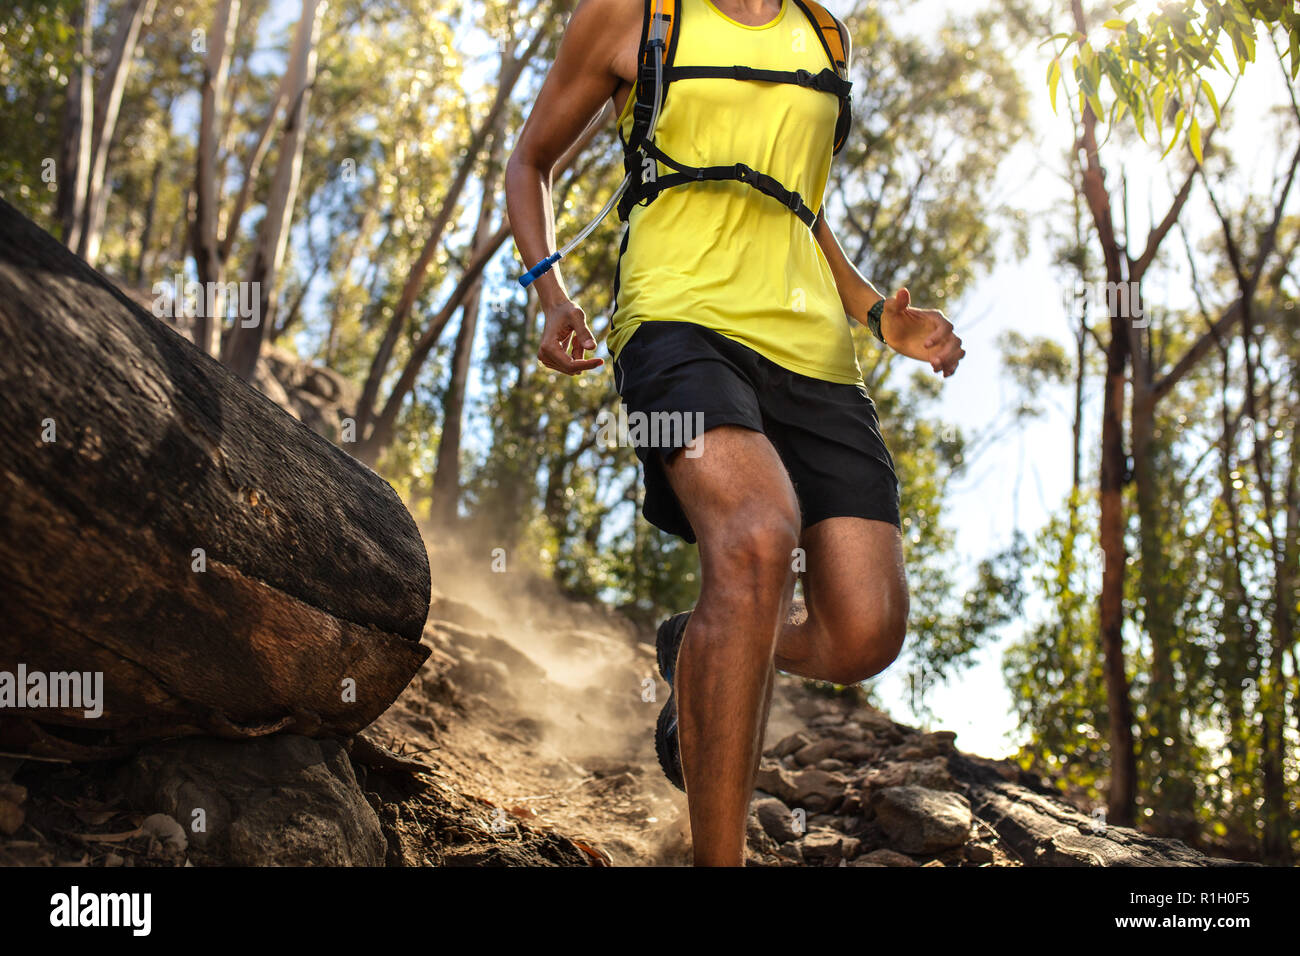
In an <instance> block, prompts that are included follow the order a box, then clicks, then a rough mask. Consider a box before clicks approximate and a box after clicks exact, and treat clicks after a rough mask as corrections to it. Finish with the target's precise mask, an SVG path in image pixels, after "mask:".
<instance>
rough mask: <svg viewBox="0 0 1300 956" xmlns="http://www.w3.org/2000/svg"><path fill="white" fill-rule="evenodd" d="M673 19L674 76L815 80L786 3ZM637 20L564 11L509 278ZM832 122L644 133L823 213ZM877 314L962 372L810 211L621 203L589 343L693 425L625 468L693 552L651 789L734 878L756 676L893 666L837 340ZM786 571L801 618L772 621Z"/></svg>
mask: <svg viewBox="0 0 1300 956" xmlns="http://www.w3.org/2000/svg"><path fill="white" fill-rule="evenodd" d="M650 2H651V3H653V0H650ZM679 13H680V24H681V26H682V28H683V29H682V36H681V38H680V46H679V47H678V48H677V50H676V53H675V60H674V62H675V64H677V65H678V66H681V65H686V66H690V65H692V64H715V65H716V64H728V65H729V64H744V65H747V66H751V67H763V68H765V69H772V70H775V69H780V70H799V69H808V70H810V71H817V70H820V69H822V68H823V67H825V66H826V62H827V60H826V54H825V51H824V50H823V49H822V48H821V46H820V45H819V43H818V42H817V41H816V40H815V39H813V38H812V37H813V36H814V35H813V33H812V28H811V26H810V24H809V22H808V20H807V18H806V17H805V16H804V15H803V13H802V12H801V10H800V8H799V7H798V6H797V5H796V3H794V2H793V0H682V3H681V9H680V11H679ZM646 15H647V2H646V0H580V2H579V4H578V6H577V8H576V9H575V11H574V13H573V16H572V18H571V20H570V22H569V24H568V27H567V29H566V31H565V34H564V37H563V40H562V41H561V44H560V48H559V52H558V54H557V56H556V59H555V63H554V65H553V66H552V68H551V71H550V73H549V74H548V76H547V77H546V80H545V82H544V83H543V85H542V88H541V91H540V93H539V94H538V98H537V102H536V104H535V105H534V107H533V110H532V113H531V115H530V116H529V118H528V120H527V122H526V123H525V124H524V127H523V129H522V131H521V132H520V135H519V139H518V142H517V144H516V145H515V148H514V151H513V153H512V155H511V157H510V162H509V165H508V168H507V171H506V180H505V188H506V198H507V204H508V208H509V215H510V222H511V224H512V227H513V230H514V236H515V242H516V245H517V246H518V249H519V252H520V255H521V258H522V259H523V261H525V262H528V263H532V262H537V261H539V260H541V259H543V258H544V257H546V256H547V255H549V254H550V253H552V252H553V251H554V250H555V249H556V241H555V228H554V219H553V214H552V202H551V173H552V170H553V169H554V167H555V164H556V162H557V160H558V159H559V157H560V156H561V155H562V154H563V153H564V152H565V151H566V150H567V149H568V148H569V147H570V146H571V145H572V144H573V143H574V142H575V141H576V140H577V138H578V137H579V135H580V134H581V133H582V132H583V130H584V128H585V127H586V126H587V124H588V123H589V122H590V121H591V120H592V119H593V117H594V116H595V115H596V114H597V113H598V111H599V110H600V109H602V108H603V106H604V104H605V101H606V100H609V99H611V98H612V99H613V102H614V106H615V108H616V109H619V110H620V124H621V128H622V129H623V130H624V132H625V133H626V131H627V130H628V128H629V126H630V120H631V117H630V106H631V104H630V102H629V100H630V99H632V97H631V93H632V90H633V86H634V83H635V81H636V77H637V64H638V52H639V49H640V45H641V42H642V30H643V24H644V23H645V21H646ZM836 115H837V107H836V103H835V101H834V97H832V96H827V95H826V94H825V93H822V92H819V91H817V90H813V89H805V88H802V87H799V86H794V85H788V84H786V85H778V84H764V83H760V82H755V81H741V80H737V79H718V78H697V79H678V80H676V81H674V83H673V84H672V87H671V92H670V94H669V95H668V96H667V97H666V98H665V100H664V106H663V112H662V115H661V116H660V117H659V120H658V125H657V127H656V130H655V135H654V139H655V142H656V143H657V144H659V145H660V146H662V148H663V149H664V151H665V152H666V153H668V154H670V155H672V156H674V157H675V158H677V159H678V160H680V161H682V162H686V163H690V164H693V165H701V166H703V165H709V164H719V163H735V162H743V163H746V164H748V165H749V166H751V167H752V168H753V169H755V170H760V171H762V172H764V173H767V174H769V175H771V176H773V177H775V178H776V179H777V180H779V181H780V182H781V183H783V184H784V185H785V186H786V187H788V188H789V189H792V190H797V191H798V192H799V193H800V194H801V195H802V196H803V197H804V200H805V202H806V203H807V205H808V206H809V207H810V208H811V209H813V210H819V209H820V206H821V200H822V196H823V193H824V190H825V186H826V181H827V176H828V171H829V167H830V161H831V152H832V144H833V135H834V127H835V122H836ZM536 287H537V292H538V296H539V297H540V302H541V305H542V307H543V309H544V311H545V316H546V321H545V327H544V329H543V332H542V344H541V348H540V349H539V352H538V357H539V359H540V360H541V362H542V363H543V364H544V365H546V366H547V367H549V368H551V369H554V370H556V371H559V372H564V373H566V374H569V375H574V374H578V373H580V372H585V371H588V370H590V369H593V368H596V367H598V366H600V365H602V364H603V362H602V361H601V360H600V359H597V358H587V357H586V352H587V351H588V350H592V349H595V347H596V340H595V338H594V336H593V335H592V333H591V331H590V329H589V328H588V326H587V322H586V316H585V314H584V313H583V311H582V309H581V308H579V307H578V306H577V305H576V304H575V303H574V302H572V301H571V300H570V299H569V297H568V295H567V293H566V291H565V287H564V283H563V280H562V277H561V276H560V274H559V271H558V270H553V271H551V272H548V273H547V274H545V275H544V276H542V277H541V278H540V279H539V280H538V281H537V282H536ZM877 303H882V304H883V313H882V312H880V310H879V309H877V311H876V313H875V316H877V317H879V321H880V326H879V328H880V334H881V337H882V339H883V341H884V342H886V343H887V344H888V345H889V346H890V347H891V348H893V349H894V350H895V351H897V352H899V353H901V354H902V355H905V356H909V357H911V358H915V359H919V360H922V361H925V362H928V363H929V364H930V366H931V368H933V369H934V371H935V372H936V373H942V374H943V375H944V376H945V377H947V376H949V375H952V374H953V372H954V371H955V370H956V368H957V364H958V362H959V361H960V359H961V358H962V357H963V356H964V355H965V352H964V351H963V349H962V347H961V340H960V339H959V338H957V336H956V335H955V334H954V333H953V327H952V324H951V323H950V322H949V321H948V320H947V319H946V318H945V317H944V315H943V313H942V312H940V311H938V310H935V309H918V308H914V307H912V306H911V305H910V296H909V294H908V291H907V289H905V288H900V289H899V290H898V291H897V292H895V293H894V295H893V296H891V297H889V298H887V299H883V297H882V296H881V294H880V293H879V292H877V291H876V289H875V288H874V287H873V286H872V285H871V283H870V282H868V281H867V280H866V279H865V278H863V276H862V275H861V274H860V273H859V272H858V271H857V269H856V268H855V267H854V265H853V264H852V263H851V262H849V261H848V259H847V258H846V257H845V255H844V253H843V251H842V250H841V248H840V246H839V243H838V242H837V240H836V238H835V235H834V233H833V232H832V231H831V228H830V226H829V225H828V224H827V222H826V220H825V219H824V218H823V217H822V216H821V215H820V214H819V215H818V216H817V218H816V221H815V223H814V224H813V226H812V228H809V227H808V225H807V224H806V223H805V222H804V221H802V220H801V219H800V218H798V217H796V216H795V215H792V214H791V211H790V209H787V208H786V207H785V206H783V205H782V204H781V203H779V202H777V201H775V200H774V199H772V198H771V197H770V196H768V195H764V194H762V193H759V192H757V191H755V190H754V189H752V188H750V187H749V186H747V185H745V184H744V183H742V182H734V181H732V182H692V183H689V184H686V185H681V186H677V187H675V188H672V189H665V190H664V191H663V192H662V193H660V194H659V195H658V196H657V197H656V198H655V199H654V201H653V202H650V203H648V204H646V205H638V206H634V207H633V208H632V209H631V212H630V215H629V226H628V231H627V234H626V236H625V241H624V247H623V250H622V252H621V254H620V258H619V272H618V278H617V279H616V303H615V310H614V315H613V317H612V320H611V331H610V335H609V339H608V343H607V344H608V346H609V348H610V351H611V353H612V354H613V355H614V357H615V365H614V371H615V375H614V379H615V387H616V388H617V389H618V391H619V393H620V395H621V397H622V399H623V402H624V404H625V405H626V406H628V408H629V410H630V411H634V412H635V411H640V412H646V413H651V412H664V411H667V412H672V411H677V412H685V413H687V414H686V416H685V417H686V420H687V421H692V420H694V414H695V413H697V412H698V413H702V414H703V421H704V428H705V433H704V434H703V435H702V436H699V437H698V438H697V439H696V441H697V442H698V443H699V444H698V447H696V448H694V449H692V453H691V454H682V453H681V449H680V448H676V449H674V448H659V449H651V448H638V449H637V455H638V457H639V458H640V459H641V462H642V464H643V466H644V471H645V483H646V497H645V504H644V507H643V511H644V514H645V516H646V518H647V519H648V520H650V521H652V522H653V523H655V524H656V525H658V526H659V527H660V528H663V529H664V530H667V531H670V532H673V533H676V534H678V535H680V536H682V537H683V538H685V539H686V540H688V541H698V544H699V551H700V564H701V570H702V577H703V579H702V582H701V593H700V599H699V603H698V604H697V605H696V607H695V608H694V609H693V611H690V612H684V613H682V614H679V615H676V616H674V617H672V618H670V619H669V620H668V621H665V622H664V624H663V625H662V626H661V627H660V633H659V651H660V667H661V670H662V671H663V673H664V677H665V678H666V679H667V680H668V682H669V684H670V685H671V686H672V687H673V696H672V697H671V698H670V700H669V702H668V704H667V705H666V707H665V711H664V714H663V715H662V716H661V720H660V725H659V728H658V732H657V739H656V743H657V745H658V749H659V753H660V759H661V762H663V764H664V768H665V771H666V772H667V773H668V775H669V777H670V779H673V780H674V782H675V783H677V784H678V785H679V786H680V785H682V784H683V780H682V778H684V784H685V789H686V793H687V801H688V804H689V808H690V822H691V833H692V840H693V852H694V861H695V863H696V865H706V866H739V865H743V862H744V846H745V824H746V816H747V812H748V806H749V801H750V798H751V796H752V794H753V790H754V778H755V774H756V772H757V769H758V763H759V756H760V753H761V750H762V743H763V733H764V729H765V726H766V722H767V710H768V706H769V702H770V699H771V692H772V683H773V680H774V676H775V670H774V669H775V668H780V669H781V670H783V671H786V672H788V673H792V674H798V675H801V676H804V677H809V678H815V679H818V680H825V681H833V682H835V683H838V684H853V683H856V682H858V681H862V680H865V679H867V678H869V677H871V676H873V675H875V674H877V673H879V672H880V671H882V670H883V669H884V668H885V667H887V666H888V665H889V664H890V663H891V662H892V661H893V660H894V659H895V657H897V655H898V653H899V650H900V649H901V647H902V643H903V635H904V632H905V631H906V627H907V614H908V594H907V581H906V576H905V573H904V570H903V554H902V542H901V536H900V532H899V502H898V484H897V478H896V477H895V474H894V469H893V460H892V458H891V457H890V454H889V452H888V451H887V450H886V447H885V443H884V442H883V440H882V438H881V435H880V431H879V427H878V421H877V418H876V412H875V406H874V404H873V403H872V401H871V399H870V398H869V397H868V396H867V393H866V388H865V386H864V385H863V383H862V376H861V372H860V370H859V367H858V364H857V358H856V355H855V352H854V348H853V342H852V339H851V337H850V327H849V321H848V317H851V318H853V319H854V320H857V321H859V322H863V323H864V324H866V321H867V316H868V314H869V312H870V310H871V309H872V307H873V306H875V305H877ZM797 549H802V551H801V552H800V551H798V550H797ZM800 555H801V556H802V558H803V562H802V564H803V566H804V567H805V568H806V570H804V572H803V589H804V600H805V604H806V607H807V612H808V614H807V619H806V620H805V621H804V622H802V623H800V624H789V623H787V615H788V610H789V605H790V601H791V598H792V595H793V588H794V582H795V577H796V573H795V568H796V567H799V566H800V562H799V561H798V557H799V556H800ZM679 648H680V651H679Z"/></svg>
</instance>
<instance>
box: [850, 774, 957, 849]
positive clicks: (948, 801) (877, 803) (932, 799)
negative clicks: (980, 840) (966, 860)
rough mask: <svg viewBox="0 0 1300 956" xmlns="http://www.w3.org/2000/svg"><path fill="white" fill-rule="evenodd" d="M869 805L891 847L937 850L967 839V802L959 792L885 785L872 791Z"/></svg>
mask: <svg viewBox="0 0 1300 956" xmlns="http://www.w3.org/2000/svg"><path fill="white" fill-rule="evenodd" d="M871 804H872V806H873V807H874V809H875V811H876V822H878V823H879V824H880V826H881V827H882V828H883V829H884V831H885V833H886V834H887V835H888V837H889V841H890V844H891V846H893V847H894V848H895V849H898V850H902V851H903V852H905V853H915V854H927V853H937V852H939V851H940V850H946V849H948V848H949V847H954V846H961V845H962V844H964V843H965V842H966V841H967V840H969V839H970V828H971V810H970V803H969V802H968V801H967V800H966V798H965V797H963V796H962V795H961V794H958V793H951V792H948V791H942V790H930V789H928V788H926V787H917V786H905V787H889V788H888V789H885V790H880V791H878V792H877V793H875V794H873V795H872V798H871Z"/></svg>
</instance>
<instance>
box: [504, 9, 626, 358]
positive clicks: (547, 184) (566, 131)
mask: <svg viewBox="0 0 1300 956" xmlns="http://www.w3.org/2000/svg"><path fill="white" fill-rule="evenodd" d="M627 8H628V5H627V4H626V3H620V2H619V0H581V2H580V3H579V4H578V7H577V9H576V10H574V13H573V16H572V18H571V19H570V20H569V25H568V27H567V28H566V29H565V32H564V37H563V39H562V40H561V41H560V49H559V52H558V53H557V55H556V57H555V63H554V64H553V65H552V66H551V70H550V72H549V73H548V74H547V76H546V80H545V81H544V82H543V83H542V88H541V92H540V93H538V96H537V102H536V103H534V104H533V109H532V112H531V113H530V114H529V116H528V119H527V121H526V122H525V123H524V126H523V129H522V130H520V133H519V139H518V141H517V142H516V143H515V148H514V151H513V152H512V153H511V154H510V160H509V162H508V163H507V164H506V171H505V190H506V209H507V211H508V213H509V216H510V225H511V229H512V230H513V232H514V237H515V245H516V247H517V248H518V249H519V254H520V256H521V257H522V259H523V261H524V262H525V263H526V264H527V265H529V266H531V265H533V264H534V263H535V262H538V261H539V260H541V259H544V258H545V257H546V256H548V255H550V254H551V253H552V252H554V251H555V249H556V242H555V216H554V211H553V206H552V198H551V186H552V182H551V179H552V173H553V171H554V169H555V164H556V162H557V161H558V160H559V158H560V157H561V156H562V155H563V154H564V153H565V151H566V150H568V149H569V147H571V146H572V145H573V144H574V143H575V142H577V140H578V138H579V137H580V136H581V135H582V133H583V131H584V130H585V129H586V128H587V126H588V124H589V123H590V122H591V121H592V119H593V118H594V117H595V116H596V115H597V114H598V113H599V112H600V110H601V109H602V107H603V106H604V104H605V103H606V102H607V101H608V100H609V99H610V97H611V96H613V95H614V92H615V90H616V89H617V88H618V85H619V77H618V76H617V75H616V74H615V73H614V70H613V62H614V55H615V52H616V43H615V42H612V41H613V40H614V39H615V38H617V37H618V36H620V35H621V31H619V30H617V29H615V30H611V26H612V25H616V24H612V22H611V21H612V20H616V19H617V18H618V17H619V16H620V15H622V14H624V13H625V11H626V9H627ZM638 23H639V21H638ZM534 288H536V290H537V295H538V298H539V300H540V302H541V305H542V310H543V312H544V313H545V315H546V324H545V327H544V329H543V332H542V343H541V346H540V348H539V349H538V358H539V359H541V361H542V364H544V365H546V366H547V367H548V368H553V369H555V370H556V371H560V372H565V373H566V374H569V375H573V374H576V373H577V372H582V371H586V370H587V369H592V368H596V367H598V366H600V365H603V364H604V363H603V361H602V360H600V359H588V358H584V357H583V356H584V353H585V351H586V350H588V349H594V348H595V347H596V340H595V338H594V337H593V336H592V334H591V330H590V329H589V328H588V327H587V321H586V316H585V315H584V314H583V312H582V310H581V309H580V308H578V307H577V305H575V304H574V303H573V302H572V301H571V300H570V299H569V295H568V292H567V291H566V290H565V288H564V280H563V278H562V277H561V275H560V270H559V268H558V265H557V267H556V268H553V269H552V270H551V271H550V272H548V273H546V274H545V275H544V276H542V277H541V278H539V279H538V280H537V281H536V283H534Z"/></svg>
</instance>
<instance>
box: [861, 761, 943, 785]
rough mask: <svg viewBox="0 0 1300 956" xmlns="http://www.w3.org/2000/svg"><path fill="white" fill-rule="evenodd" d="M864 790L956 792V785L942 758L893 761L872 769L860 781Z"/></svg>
mask: <svg viewBox="0 0 1300 956" xmlns="http://www.w3.org/2000/svg"><path fill="white" fill-rule="evenodd" d="M861 783H862V788H863V789H864V790H884V789H886V788H888V787H906V786H917V787H927V788H929V789H930V790H957V789H959V786H958V784H957V783H956V782H955V781H954V780H953V779H952V775H951V774H949V772H948V764H947V761H946V760H944V759H943V758H942V757H933V758H930V759H928V760H895V761H891V762H889V763H886V764H881V765H879V766H875V767H872V768H871V769H870V770H868V771H867V772H866V774H865V775H864V776H863V777H862V779H861Z"/></svg>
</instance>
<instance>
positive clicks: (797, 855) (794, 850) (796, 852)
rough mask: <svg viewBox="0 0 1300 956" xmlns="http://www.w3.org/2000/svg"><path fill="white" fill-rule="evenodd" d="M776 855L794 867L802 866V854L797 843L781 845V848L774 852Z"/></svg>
mask: <svg viewBox="0 0 1300 956" xmlns="http://www.w3.org/2000/svg"><path fill="white" fill-rule="evenodd" d="M776 855H777V856H779V857H783V858H784V859H786V860H789V861H790V862H791V863H794V864H795V865H796V866H802V865H803V853H802V851H800V849H799V844H798V843H784V844H782V845H781V848H780V849H779V850H777V851H776Z"/></svg>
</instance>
